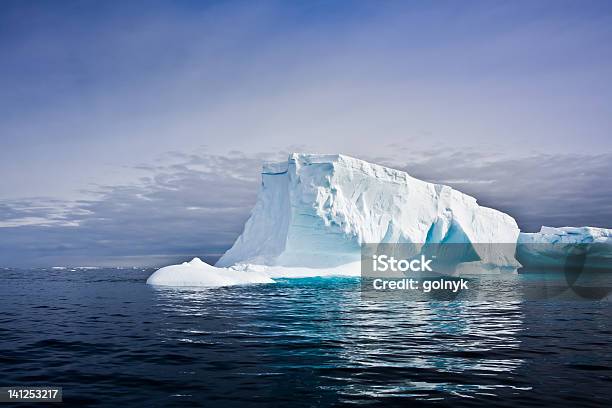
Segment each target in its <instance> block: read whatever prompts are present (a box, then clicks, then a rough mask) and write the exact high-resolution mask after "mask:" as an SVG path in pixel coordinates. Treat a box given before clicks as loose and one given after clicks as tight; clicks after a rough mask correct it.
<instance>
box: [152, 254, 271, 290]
mask: <svg viewBox="0 0 612 408" xmlns="http://www.w3.org/2000/svg"><path fill="white" fill-rule="evenodd" d="M252 283H274V281H273V280H272V279H271V278H270V277H268V276H267V275H265V274H263V273H260V272H258V271H248V272H247V271H245V270H237V269H233V268H217V267H214V266H212V265H209V264H207V263H206V262H204V261H202V260H201V259H200V258H193V259H192V260H191V261H190V262H183V263H182V264H180V265H170V266H165V267H163V268H161V269H158V270H157V271H156V272H154V273H153V274H152V275H151V276H150V277H149V279H147V284H149V285H157V286H210V287H219V286H231V285H246V284H252Z"/></svg>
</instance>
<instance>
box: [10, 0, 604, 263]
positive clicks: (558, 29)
mask: <svg viewBox="0 0 612 408" xmlns="http://www.w3.org/2000/svg"><path fill="white" fill-rule="evenodd" d="M610 44H612V3H610V2H609V1H513V2H507V1H464V2H457V1H435V2H428V1H411V2H404V1H397V2H396V1H376V2H374V1H363V2H362V1H308V2H301V1H258V2H253V1H210V2H201V1H173V2H168V1H146V2H141V1H130V2H120V1H63V2H53V1H29V2H23V1H11V0H5V1H2V2H0V174H1V175H2V177H0V266H2V265H6V266H49V265H161V264H164V263H167V262H170V261H175V260H184V259H186V258H189V257H190V256H195V255H198V256H202V257H203V258H205V259H214V258H215V257H218V256H219V254H221V253H223V251H224V250H226V249H227V248H228V247H229V246H230V245H231V243H232V242H233V240H234V239H235V238H236V237H237V235H238V234H239V233H240V231H241V229H242V226H243V223H244V221H245V220H246V219H247V217H248V214H249V211H250V209H251V207H252V205H253V203H254V202H255V198H256V194H257V189H258V187H259V183H260V176H259V169H260V167H261V162H262V161H263V160H268V159H278V160H282V159H285V158H286V156H287V154H288V153H289V152H292V151H300V152H317V153H344V154H348V155H352V156H355V157H359V158H363V159H367V160H372V161H375V162H377V163H380V164H385V165H390V166H393V167H396V168H400V169H402V170H406V171H408V172H409V173H410V174H411V175H413V176H415V177H419V178H422V179H424V180H427V181H432V182H440V183H445V184H449V185H451V186H453V187H455V188H457V189H459V190H461V191H464V192H466V193H469V194H471V195H474V196H475V197H476V198H477V199H478V201H479V202H480V203H481V204H483V205H487V206H490V207H494V208H497V209H500V210H502V211H505V212H508V213H509V214H511V215H512V216H514V217H515V218H516V219H517V222H518V223H519V226H520V227H521V228H522V229H523V230H525V231H535V230H538V229H539V227H540V226H541V225H552V226H565V225H593V226H600V227H612V183H611V180H610V179H611V177H610V174H612V134H611V133H612V76H611V75H610V72H612V47H611V46H610Z"/></svg>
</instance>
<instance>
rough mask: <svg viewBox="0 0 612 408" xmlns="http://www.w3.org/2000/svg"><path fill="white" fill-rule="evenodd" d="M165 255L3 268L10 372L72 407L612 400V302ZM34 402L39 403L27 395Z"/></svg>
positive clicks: (9, 378)
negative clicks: (174, 268)
mask: <svg viewBox="0 0 612 408" xmlns="http://www.w3.org/2000/svg"><path fill="white" fill-rule="evenodd" d="M151 272H152V271H151V270H135V269H99V270H68V269H66V270H0V386H15V385H57V386H62V387H63V392H64V401H65V405H71V406H112V407H124V406H153V407H156V406H159V407H162V406H163V407H173V406H194V405H201V406H207V407H215V406H221V407H233V406H262V407H263V406H270V405H272V406H291V407H300V406H307V407H311V406H338V405H349V406H361V405H363V406H368V407H369V406H382V405H385V406H396V405H410V406H428V405H431V406H454V407H456V406H478V407H489V406H493V405H495V406H517V405H519V406H524V407H525V406H566V407H576V406H580V407H604V406H610V403H611V401H612V347H611V341H612V306H611V302H609V301H565V302H563V301H524V300H522V299H521V298H520V297H518V296H517V295H516V292H515V291H513V290H512V287H513V285H519V284H520V283H521V282H522V281H524V280H525V279H533V277H527V278H526V277H524V276H521V275H511V276H510V277H508V278H507V279H506V281H505V283H504V285H500V286H499V288H502V287H503V289H499V290H498V289H495V288H496V285H492V289H491V290H492V296H490V298H489V300H484V301H470V302H460V301H452V302H447V301H423V302H415V301H412V302H406V301H405V300H402V299H398V298H394V297H384V296H383V297H376V298H372V299H367V298H363V297H362V296H361V294H360V283H359V280H358V279H352V278H343V279H340V278H327V279H324V278H319V279H298V280H283V281H280V282H279V283H277V284H272V285H255V286H243V287H231V288H217V289H200V290H193V289H191V290H189V289H182V290H177V289H161V288H154V287H150V286H147V285H145V283H144V282H145V280H146V278H147V277H148V276H149V274H150V273H151ZM19 406H25V405H19Z"/></svg>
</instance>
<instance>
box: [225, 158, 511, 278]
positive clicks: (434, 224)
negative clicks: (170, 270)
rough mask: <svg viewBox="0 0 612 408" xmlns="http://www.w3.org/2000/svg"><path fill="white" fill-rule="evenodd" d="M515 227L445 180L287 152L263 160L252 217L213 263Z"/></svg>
mask: <svg viewBox="0 0 612 408" xmlns="http://www.w3.org/2000/svg"><path fill="white" fill-rule="evenodd" d="M518 234H519V228H518V226H517V224H516V222H515V221H514V219H513V218H512V217H510V216H509V215H507V214H504V213H502V212H500V211H496V210H493V209H491V208H486V207H481V206H479V205H478V204H477V202H476V199H475V198H473V197H470V196H468V195H466V194H463V193H461V192H459V191H457V190H454V189H452V188H450V187H448V186H444V185H441V184H432V183H428V182H425V181H422V180H418V179H416V178H414V177H411V176H410V175H408V174H407V173H405V172H403V171H399V170H394V169H390V168H387V167H383V166H379V165H376V164H371V163H368V162H366V161H363V160H358V159H354V158H351V157H348V156H344V155H316V154H295V153H294V154H292V155H290V156H289V159H288V161H286V162H281V163H268V164H265V165H264V167H263V172H262V185H261V190H260V193H259V197H258V200H257V203H256V205H255V208H254V209H253V211H252V214H251V217H250V219H249V220H248V221H247V223H246V225H245V228H244V232H243V233H242V235H241V236H240V237H239V238H238V240H237V241H236V242H235V243H234V245H233V246H232V248H231V249H229V250H228V251H227V252H226V253H225V255H223V257H222V258H221V259H220V260H219V262H218V263H217V266H221V267H224V266H230V265H235V264H260V265H270V266H284V267H303V266H309V267H313V268H330V267H337V266H339V265H342V264H348V263H352V262H358V261H359V260H360V245H361V244H363V243H379V242H382V243H396V242H407V243H440V242H461V243H492V242H501V243H515V242H516V241H517V237H518ZM479 255H480V256H481V258H482V259H483V260H486V261H487V262H491V263H495V264H500V263H501V264H508V265H516V262H515V260H514V257H513V256H510V257H507V256H504V255H500V254H495V255H494V257H493V258H492V254H488V253H487V254H484V253H481V254H479Z"/></svg>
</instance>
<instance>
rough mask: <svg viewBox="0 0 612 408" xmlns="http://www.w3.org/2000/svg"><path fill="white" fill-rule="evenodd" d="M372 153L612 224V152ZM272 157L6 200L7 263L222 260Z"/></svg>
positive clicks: (1, 246)
mask: <svg viewBox="0 0 612 408" xmlns="http://www.w3.org/2000/svg"><path fill="white" fill-rule="evenodd" d="M395 150H396V155H395V156H387V157H364V158H365V159H368V160H372V161H375V162H378V163H381V164H388V165H391V166H394V167H397V168H401V169H403V170H406V171H408V172H409V173H410V174H411V175H413V176H415V177H418V178H421V179H424V180H428V181H432V182H438V183H444V184H449V185H451V186H453V187H455V188H457V189H459V190H461V191H463V192H465V193H468V194H470V195H473V196H475V197H477V198H478V200H479V202H480V204H482V205H486V206H490V207H493V208H497V209H499V210H502V211H505V212H507V213H509V214H511V215H512V216H514V217H515V218H516V219H517V221H518V222H519V225H520V226H521V228H522V229H524V230H527V231H533V230H537V229H538V228H539V227H540V226H541V225H552V226H560V225H594V226H603V227H606V226H607V227H610V226H612V190H611V189H610V183H609V181H610V174H612V154H601V155H546V154H539V155H533V156H527V157H520V158H510V157H504V156H500V155H494V154H485V153H476V152H469V151H462V152H458V151H448V150H430V151H421V152H411V151H409V150H407V149H406V150H402V149H401V148H396V149H395ZM286 154H287V152H280V153H273V154H249V155H247V154H244V153H241V152H231V153H229V154H227V155H215V154H206V153H202V154H182V153H172V154H169V155H165V156H164V157H163V158H162V159H160V160H159V161H158V163H156V164H154V165H148V164H147V165H141V166H138V168H137V170H138V171H140V172H142V174H143V175H142V177H141V178H140V179H139V180H138V181H137V182H134V183H132V184H129V185H116V186H101V187H98V188H95V189H93V190H92V191H89V192H87V193H88V195H89V197H90V198H88V199H86V200H78V201H62V200H51V199H45V198H31V199H21V200H4V201H0V265H3V266H50V265H92V264H93V265H160V264H164V263H168V262H175V261H178V260H184V259H186V258H189V257H190V256H196V255H198V256H203V257H204V258H207V259H209V260H211V261H212V260H215V259H216V258H217V257H218V256H219V254H221V253H222V252H223V251H225V250H226V249H227V248H228V247H229V246H230V245H231V244H232V242H233V241H234V239H235V238H236V237H237V236H238V234H239V233H240V231H241V230H242V227H243V224H244V222H245V220H246V219H247V218H248V215H249V211H250V209H251V208H252V205H253V204H254V202H255V199H256V194H257V190H258V186H259V183H260V179H259V170H260V166H261V162H262V161H263V160H266V159H283V158H285V157H286Z"/></svg>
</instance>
